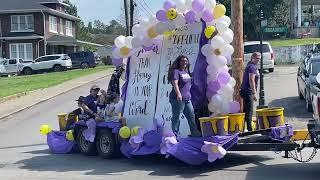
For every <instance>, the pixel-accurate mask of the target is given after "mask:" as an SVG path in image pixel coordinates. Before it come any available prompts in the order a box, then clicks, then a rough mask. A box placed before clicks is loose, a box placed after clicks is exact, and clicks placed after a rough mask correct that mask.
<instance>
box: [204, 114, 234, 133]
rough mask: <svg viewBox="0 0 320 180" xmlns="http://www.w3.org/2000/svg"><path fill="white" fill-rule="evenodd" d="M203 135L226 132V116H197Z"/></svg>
mask: <svg viewBox="0 0 320 180" xmlns="http://www.w3.org/2000/svg"><path fill="white" fill-rule="evenodd" d="M199 121H200V127H201V133H202V136H203V137H210V136H216V135H226V134H228V116H221V117H203V118H199Z"/></svg>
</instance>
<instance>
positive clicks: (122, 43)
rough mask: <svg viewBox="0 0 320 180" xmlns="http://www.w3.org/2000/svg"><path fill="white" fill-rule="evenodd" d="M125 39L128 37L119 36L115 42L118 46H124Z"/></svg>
mask: <svg viewBox="0 0 320 180" xmlns="http://www.w3.org/2000/svg"><path fill="white" fill-rule="evenodd" d="M125 41H126V37H124V36H122V35H121V36H118V37H117V38H116V39H115V40H114V44H115V45H116V46H117V47H118V48H122V47H123V46H125Z"/></svg>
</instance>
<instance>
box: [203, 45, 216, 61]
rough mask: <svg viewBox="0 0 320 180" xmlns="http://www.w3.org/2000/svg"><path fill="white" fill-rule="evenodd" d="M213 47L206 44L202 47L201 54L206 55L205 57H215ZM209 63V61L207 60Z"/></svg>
mask: <svg viewBox="0 0 320 180" xmlns="http://www.w3.org/2000/svg"><path fill="white" fill-rule="evenodd" d="M213 50H214V49H213V47H212V46H211V45H210V44H205V45H203V46H202V48H201V53H202V54H203V55H204V56H207V57H208V56H211V55H213ZM207 61H208V60H207Z"/></svg>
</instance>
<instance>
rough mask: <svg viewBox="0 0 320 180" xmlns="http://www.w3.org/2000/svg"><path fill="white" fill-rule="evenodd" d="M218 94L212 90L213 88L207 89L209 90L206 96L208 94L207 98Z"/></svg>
mask: <svg viewBox="0 0 320 180" xmlns="http://www.w3.org/2000/svg"><path fill="white" fill-rule="evenodd" d="M216 94H217V92H212V91H211V90H209V89H208V90H207V92H206V96H207V98H208V99H211V98H212V97H213V96H214V95H216Z"/></svg>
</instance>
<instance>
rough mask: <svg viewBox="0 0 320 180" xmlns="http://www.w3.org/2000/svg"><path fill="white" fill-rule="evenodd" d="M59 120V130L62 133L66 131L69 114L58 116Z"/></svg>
mask: <svg viewBox="0 0 320 180" xmlns="http://www.w3.org/2000/svg"><path fill="white" fill-rule="evenodd" d="M58 120H59V129H60V131H64V130H66V125H67V114H66V113H61V114H58Z"/></svg>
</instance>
